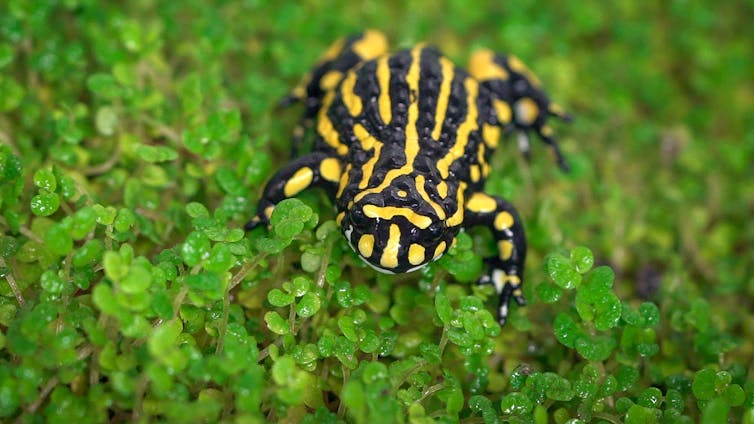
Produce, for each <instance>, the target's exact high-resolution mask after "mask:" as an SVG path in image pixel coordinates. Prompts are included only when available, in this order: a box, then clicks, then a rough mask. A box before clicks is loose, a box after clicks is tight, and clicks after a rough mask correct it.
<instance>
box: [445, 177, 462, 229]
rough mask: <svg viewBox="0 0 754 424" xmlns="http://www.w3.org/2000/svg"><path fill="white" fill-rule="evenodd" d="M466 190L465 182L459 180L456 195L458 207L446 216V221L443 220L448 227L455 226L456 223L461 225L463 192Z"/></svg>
mask: <svg viewBox="0 0 754 424" xmlns="http://www.w3.org/2000/svg"><path fill="white" fill-rule="evenodd" d="M465 191H466V183H464V182H461V183H460V184H459V187H458V194H457V195H456V204H457V205H458V207H457V208H456V211H455V213H454V214H453V215H452V216H451V217H450V218H448V220H447V221H445V224H446V225H447V226H448V227H455V226H458V225H461V223H462V222H463V211H464V209H465V208H464V205H465V203H464V192H465Z"/></svg>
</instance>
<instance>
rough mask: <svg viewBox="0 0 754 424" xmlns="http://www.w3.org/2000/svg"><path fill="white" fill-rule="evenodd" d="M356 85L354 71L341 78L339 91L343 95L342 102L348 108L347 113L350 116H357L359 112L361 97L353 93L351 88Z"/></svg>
mask: <svg viewBox="0 0 754 424" xmlns="http://www.w3.org/2000/svg"><path fill="white" fill-rule="evenodd" d="M355 85H356V72H354V71H350V72H349V73H348V75H347V76H346V78H345V79H344V80H343V84H342V85H341V86H340V92H341V95H342V96H343V104H345V105H346V108H348V113H350V114H351V116H358V115H360V114H361V109H362V105H361V97H359V95H358V94H356V93H354V91H353V89H354V86H355Z"/></svg>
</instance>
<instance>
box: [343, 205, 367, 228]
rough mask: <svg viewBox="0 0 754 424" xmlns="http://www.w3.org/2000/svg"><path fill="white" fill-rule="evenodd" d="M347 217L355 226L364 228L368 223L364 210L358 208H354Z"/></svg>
mask: <svg viewBox="0 0 754 424" xmlns="http://www.w3.org/2000/svg"><path fill="white" fill-rule="evenodd" d="M348 219H349V220H350V221H351V223H352V224H353V225H354V226H355V227H357V228H364V227H367V226H368V225H369V218H367V216H366V215H364V212H363V211H362V210H361V209H360V208H354V209H353V210H351V211H350V213H349V214H348Z"/></svg>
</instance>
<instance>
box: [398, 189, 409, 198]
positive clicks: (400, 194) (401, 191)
mask: <svg viewBox="0 0 754 424" xmlns="http://www.w3.org/2000/svg"><path fill="white" fill-rule="evenodd" d="M396 194H397V195H398V197H406V196H408V193H406V191H405V190H398V192H397V193H396Z"/></svg>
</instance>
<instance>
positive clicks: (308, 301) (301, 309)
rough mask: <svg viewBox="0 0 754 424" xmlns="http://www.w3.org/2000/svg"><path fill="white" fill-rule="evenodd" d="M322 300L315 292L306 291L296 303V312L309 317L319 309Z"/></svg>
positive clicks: (303, 316)
mask: <svg viewBox="0 0 754 424" xmlns="http://www.w3.org/2000/svg"><path fill="white" fill-rule="evenodd" d="M320 306H321V301H320V300H319V297H318V296H317V295H316V294H314V293H306V294H305V295H304V296H303V297H302V298H301V299H300V300H299V301H298V302H297V303H296V314H297V315H298V316H300V317H302V318H309V317H310V316H312V315H314V314H316V313H317V311H319V308H320Z"/></svg>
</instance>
